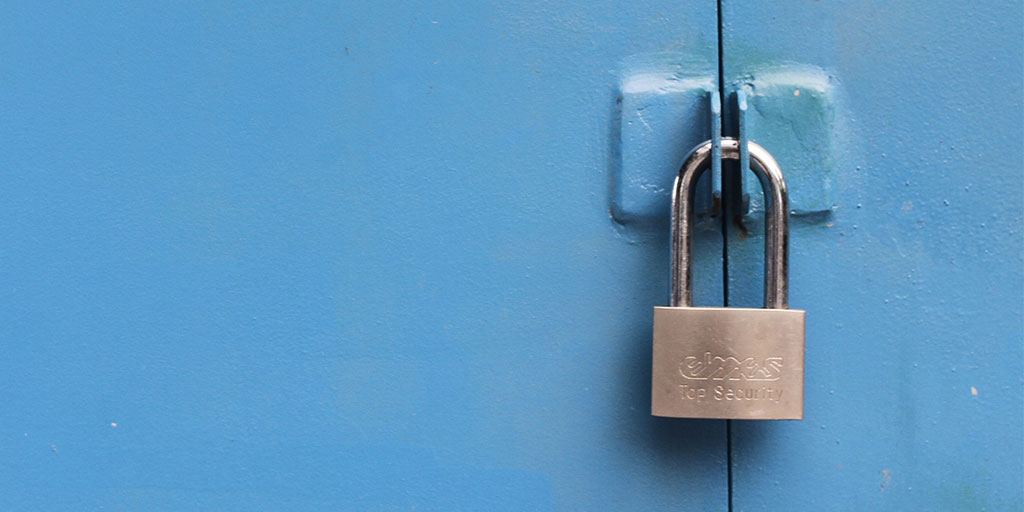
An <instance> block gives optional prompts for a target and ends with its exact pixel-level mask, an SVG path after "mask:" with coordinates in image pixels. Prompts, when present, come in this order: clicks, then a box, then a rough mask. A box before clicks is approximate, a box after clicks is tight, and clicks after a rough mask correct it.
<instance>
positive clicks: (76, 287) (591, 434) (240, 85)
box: [0, 0, 727, 511]
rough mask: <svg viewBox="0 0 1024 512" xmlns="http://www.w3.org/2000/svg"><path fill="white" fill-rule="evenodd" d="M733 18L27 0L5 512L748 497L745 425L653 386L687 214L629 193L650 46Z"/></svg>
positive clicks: (16, 76)
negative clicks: (656, 348)
mask: <svg viewBox="0 0 1024 512" xmlns="http://www.w3.org/2000/svg"><path fill="white" fill-rule="evenodd" d="M716 33H717V28H716V13H715V5H714V4H713V3H710V2H700V3H698V2H691V3H689V4H684V5H680V4H679V3H678V2H668V1H663V0H655V1H641V2H632V3H630V4H629V5H628V6H621V5H614V4H610V3H606V4H595V3H593V2H582V1H577V2H567V3H565V4H563V5H560V6H557V7H556V6H544V5H536V3H534V2H501V3H496V4H484V3H476V2H470V3H464V2H461V3H456V2H447V3H442V4H440V5H433V6H427V5H419V4H415V3H411V2H409V3H402V2H398V3H392V4H387V5H384V4H378V3H371V4H366V5H356V4H347V3H337V2H312V3H303V4H302V5H284V4H278V3H240V2H239V3H236V2H227V3H223V2H174V3H166V4H145V5H143V4H140V3H138V2H127V1H126V2H109V1H108V2H97V3H91V4H77V3H76V4H65V3H56V2H23V3H19V4H16V5H8V6H6V7H5V9H4V15H3V16H2V17H0V55H2V59H0V71H2V76H3V81H2V84H0V92H2V94H0V101H2V102H3V112H4V115H3V123H2V124H0V135H2V140H3V141H4V143H3V149H2V150H0V159H2V166H0V167H2V173H0V190H3V197H4V200H3V201H0V233H3V243H2V244H0V246H2V249H0V281H2V284H3V286H2V288H0V311H3V322H2V324H3V338H2V341H3V353H2V355H0V382H2V385H0V403H2V404H3V407H2V410H0V454H2V457H3V463H2V464H0V509H3V510H247V511H248V510H412V509H415V510H581V509H582V510H600V509H618V510H678V509H680V508H688V509H693V510H724V509H725V508H726V502H727V488H726V485H727V484H726V462H725V427H724V424H723V423H721V422H714V421H710V422H676V421H671V420H663V419H656V418H652V417H651V416H650V414H649V397H650V394H649V392H650V389H649V386H650V373H649V372H650V343H651V340H650V321H651V320H650V317H651V306H652V305H654V304H663V303H664V302H665V300H666V297H667V294H666V292H667V280H668V269H667V262H668V258H667V250H668V249H667V237H666V236H665V235H664V233H663V232H661V231H659V232H657V233H640V234H638V233H635V232H627V231H625V230H624V229H623V228H621V226H620V225H619V224H617V223H614V222H612V221H611V220H610V218H609V212H608V204H609V202H610V201H609V197H608V193H609V192H608V190H609V188H610V187H609V186H608V183H609V181H610V180H611V176H612V174H611V173H612V169H611V168H612V167H613V166H614V165H615V164H616V158H617V155H618V154H619V153H618V151H619V139H617V138H615V137H613V136H612V135H611V134H612V133H613V132H614V129H611V128H610V127H612V126H614V125H616V124H617V123H618V122H619V115H618V114H617V111H616V98H618V97H619V96H620V95H622V91H621V89H620V82H621V77H622V76H623V75H622V72H623V71H622V70H623V62H628V61H629V59H630V57H631V56H636V55H647V54H656V53H660V52H668V53H672V54H677V55H685V56H688V58H690V59H693V60H697V61H702V62H707V63H709V64H710V65H711V66H713V68H716V67H717V60H716V58H717V43H716V41H717V39H716ZM710 84H711V86H712V87H713V88H717V83H715V82H714V76H713V75H712V76H711V78H710ZM702 126H705V127H706V126H707V125H706V124H703V125H702ZM702 129H705V128H702ZM686 149H688V148H683V149H681V151H685V150H686ZM665 208H666V218H667V204H666V206H665ZM713 246H714V250H713V251H710V252H709V254H708V256H709V257H710V258H718V257H720V251H719V249H718V247H719V244H718V240H717V239H716V240H714V244H713ZM714 266H717V267H718V269H719V270H720V269H721V265H720V260H715V261H714ZM707 279H708V281H709V282H717V283H718V288H717V290H718V291H717V293H719V294H720V289H721V286H720V284H721V277H720V274H718V275H715V276H714V277H710V276H709V277H708V278H707ZM702 293H708V294H714V293H716V291H715V290H710V289H708V288H705V290H704V292H702ZM709 300H710V299H709Z"/></svg>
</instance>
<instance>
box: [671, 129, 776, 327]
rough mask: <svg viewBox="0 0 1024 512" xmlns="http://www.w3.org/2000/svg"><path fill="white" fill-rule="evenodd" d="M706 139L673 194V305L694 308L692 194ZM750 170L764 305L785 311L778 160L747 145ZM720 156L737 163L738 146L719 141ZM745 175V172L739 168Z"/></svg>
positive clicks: (705, 163)
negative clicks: (760, 210)
mask: <svg viewBox="0 0 1024 512" xmlns="http://www.w3.org/2000/svg"><path fill="white" fill-rule="evenodd" d="M711 144H712V143H711V141H707V142H705V143H703V144H701V145H699V146H697V147H696V148H694V150H693V151H692V152H690V155H689V156H688V157H686V160H685V161H684V162H683V166H682V167H681V168H680V169H679V176H677V177H676V181H675V186H674V187H673V194H672V303H671V305H672V306H673V307H679V306H687V307H688V306H692V305H693V269H692V264H693V243H692V235H693V227H694V212H693V204H694V201H693V193H694V190H695V189H696V185H697V180H698V179H699V178H700V176H701V174H703V173H704V171H705V170H707V169H708V167H710V164H711ZM747 146H748V149H749V151H750V170H752V171H754V174H756V175H757V179H758V181H760V182H761V189H762V190H763V191H764V197H765V219H764V223H765V237H764V307H766V308H769V309H789V197H788V195H787V193H786V180H785V179H784V178H783V177H782V169H781V168H780V167H779V164H778V162H776V161H775V158H773V157H772V155H771V154H770V153H768V151H767V150H765V149H764V148H763V147H761V146H759V145H757V144H755V143H753V142H748V143H747ZM722 158H730V159H733V160H739V158H740V144H739V141H737V140H736V139H733V138H726V137H723V138H722ZM743 171H744V172H745V171H746V170H745V169H744V170H743Z"/></svg>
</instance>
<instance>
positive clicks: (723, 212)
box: [716, 0, 742, 512]
mask: <svg viewBox="0 0 1024 512" xmlns="http://www.w3.org/2000/svg"><path fill="white" fill-rule="evenodd" d="M722 1H723V0H717V1H716V9H717V12H716V14H717V20H718V97H719V98H721V99H722V100H721V101H722V117H721V123H722V127H721V128H722V136H723V137H727V136H730V135H732V131H731V130H730V129H729V123H728V122H727V120H728V119H729V118H730V117H731V115H730V113H731V110H732V109H730V108H728V106H729V101H730V98H729V97H728V96H726V95H725V64H724V57H725V55H724V50H723V48H724V46H725V45H724V43H723V40H724V33H723V30H722ZM740 172H742V170H741V171H740ZM727 175H728V172H726V169H725V166H724V165H723V169H722V177H723V180H724V177H725V176H727ZM721 190H722V204H721V209H720V210H719V215H720V218H721V222H722V224H721V230H722V305H723V306H728V305H729V222H728V219H729V218H730V216H731V215H730V213H731V211H732V205H731V204H730V203H731V202H732V201H731V196H732V194H730V193H729V188H728V187H726V184H725V183H722V184H721ZM725 467H726V492H727V493H728V501H727V503H728V510H729V512H733V507H732V489H733V487H732V420H725Z"/></svg>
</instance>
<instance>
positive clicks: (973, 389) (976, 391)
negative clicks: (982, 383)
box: [971, 386, 978, 396]
mask: <svg viewBox="0 0 1024 512" xmlns="http://www.w3.org/2000/svg"><path fill="white" fill-rule="evenodd" d="M971 396H978V388H976V387H974V386H971Z"/></svg>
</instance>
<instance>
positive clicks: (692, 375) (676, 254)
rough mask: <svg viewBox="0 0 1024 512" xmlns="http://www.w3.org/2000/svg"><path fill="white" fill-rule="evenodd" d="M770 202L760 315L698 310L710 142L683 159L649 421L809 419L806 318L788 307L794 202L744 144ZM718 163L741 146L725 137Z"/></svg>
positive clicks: (777, 172)
mask: <svg viewBox="0 0 1024 512" xmlns="http://www.w3.org/2000/svg"><path fill="white" fill-rule="evenodd" d="M748 147H749V152H750V163H751V165H750V168H751V170H752V171H754V173H755V174H756V175H757V177H758V179H759V180H760V182H761V188H762V189H763V190H764V195H765V208H766V211H765V261H764V267H765V268H764V302H765V307H764V308H728V307H724V308H722V307H694V306H693V305H692V303H693V275H692V269H691V267H692V263H693V254H692V252H693V244H692V241H691V237H692V235H693V226H694V212H693V209H694V208H693V204H694V201H693V199H694V196H693V194H694V190H695V188H696V184H697V179H698V178H700V175H701V173H703V172H704V171H705V170H706V169H707V168H708V166H709V161H710V157H711V149H712V148H711V141H708V142H705V143H704V144H701V145H700V146H698V147H697V148H695V149H694V150H693V152H691V153H690V155H689V156H688V157H687V159H686V160H685V161H684V163H683V166H682V168H681V169H680V171H679V176H678V177H677V178H676V181H675V186H674V190H673V198H672V265H671V267H672V277H671V280H672V296H671V304H672V305H671V307H656V308H654V359H653V363H652V367H653V376H652V379H651V381H652V382H651V414H653V415H655V416H667V417H673V418H722V419H746V420H782V419H789V420H799V419H803V414H804V311H801V310H796V309H789V304H788V287H789V284H788V277H789V268H788V267H789V261H788V252H789V251H788V249H789V226H788V224H789V204H788V202H789V201H788V198H787V195H786V182H785V180H784V179H783V176H782V170H781V169H780V168H779V164H778V163H777V162H776V161H775V159H774V158H772V156H771V154H769V153H768V152H767V151H765V149H764V148H762V147H761V146H759V145H757V144H754V143H753V142H748ZM722 157H723V158H730V159H735V160H738V159H739V157H740V151H739V143H738V142H737V141H736V140H735V139H730V138H723V139H722Z"/></svg>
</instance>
